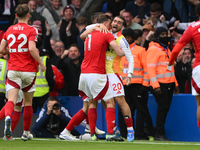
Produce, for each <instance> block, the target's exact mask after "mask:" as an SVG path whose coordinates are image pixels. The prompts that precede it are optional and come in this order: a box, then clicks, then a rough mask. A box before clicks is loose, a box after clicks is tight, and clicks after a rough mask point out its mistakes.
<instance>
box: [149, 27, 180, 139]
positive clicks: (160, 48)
mask: <svg viewBox="0 0 200 150" xmlns="http://www.w3.org/2000/svg"><path fill="white" fill-rule="evenodd" d="M155 38H156V39H155V40H154V41H152V42H151V43H149V48H148V50H147V73H148V75H149V78H150V85H151V92H152V94H153V95H154V97H155V99H156V102H157V104H158V110H157V117H156V133H155V138H154V139H155V140H158V141H168V139H167V137H166V136H165V129H164V126H165V120H166V117H167V113H168V111H169V108H170V105H171V101H172V97H173V92H174V91H175V94H178V83H177V81H176V78H175V75H174V66H171V67H170V68H168V66H167V65H166V63H165V62H168V61H169V58H170V55H171V52H170V50H169V48H168V42H169V37H168V30H167V29H165V28H164V27H158V28H157V29H156V33H155Z"/></svg>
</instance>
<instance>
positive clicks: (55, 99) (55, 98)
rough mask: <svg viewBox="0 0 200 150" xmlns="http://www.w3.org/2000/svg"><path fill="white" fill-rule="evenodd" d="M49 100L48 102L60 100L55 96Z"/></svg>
mask: <svg viewBox="0 0 200 150" xmlns="http://www.w3.org/2000/svg"><path fill="white" fill-rule="evenodd" d="M47 100H48V101H57V102H58V101H59V99H58V98H57V97H55V96H49V97H48V99H47Z"/></svg>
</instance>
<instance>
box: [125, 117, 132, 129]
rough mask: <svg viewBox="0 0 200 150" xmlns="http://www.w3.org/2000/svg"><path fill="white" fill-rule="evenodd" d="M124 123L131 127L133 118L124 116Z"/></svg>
mask: <svg viewBox="0 0 200 150" xmlns="http://www.w3.org/2000/svg"><path fill="white" fill-rule="evenodd" d="M124 121H125V124H126V126H127V128H129V127H133V119H132V118H124Z"/></svg>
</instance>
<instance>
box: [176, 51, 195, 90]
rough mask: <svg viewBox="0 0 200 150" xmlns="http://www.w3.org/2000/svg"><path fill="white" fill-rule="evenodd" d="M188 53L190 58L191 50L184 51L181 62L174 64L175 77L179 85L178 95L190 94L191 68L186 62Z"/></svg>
mask: <svg viewBox="0 0 200 150" xmlns="http://www.w3.org/2000/svg"><path fill="white" fill-rule="evenodd" d="M188 53H190V56H191V50H190V49H188V48H186V49H184V52H183V56H182V60H181V61H179V62H177V63H176V66H175V76H176V79H177V81H178V85H179V89H180V90H179V93H191V76H192V66H191V63H190V62H187V57H188Z"/></svg>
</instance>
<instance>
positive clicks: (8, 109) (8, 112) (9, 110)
mask: <svg viewBox="0 0 200 150" xmlns="http://www.w3.org/2000/svg"><path fill="white" fill-rule="evenodd" d="M13 110H14V103H13V102H12V101H8V102H7V103H6V104H5V117H7V116H10V117H11V115H12V113H13Z"/></svg>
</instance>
